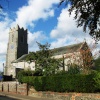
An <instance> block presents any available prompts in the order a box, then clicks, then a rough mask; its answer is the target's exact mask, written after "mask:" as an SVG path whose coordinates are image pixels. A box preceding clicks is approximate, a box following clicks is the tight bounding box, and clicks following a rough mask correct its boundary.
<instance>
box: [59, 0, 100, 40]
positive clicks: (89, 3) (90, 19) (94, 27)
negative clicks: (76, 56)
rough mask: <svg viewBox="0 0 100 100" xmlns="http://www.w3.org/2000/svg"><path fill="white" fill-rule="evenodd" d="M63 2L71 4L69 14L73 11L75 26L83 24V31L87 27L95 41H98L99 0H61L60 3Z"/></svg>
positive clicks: (99, 23) (99, 35) (99, 38)
mask: <svg viewBox="0 0 100 100" xmlns="http://www.w3.org/2000/svg"><path fill="white" fill-rule="evenodd" d="M63 2H65V3H66V4H68V3H70V4H71V6H70V8H69V14H71V13H72V12H73V11H75V16H74V18H75V20H77V27H81V26H83V31H84V32H86V30H87V28H88V30H89V34H90V35H91V36H92V37H93V38H94V39H95V41H96V42H98V41H100V0H61V1H60V5H61V4H62V3H63Z"/></svg>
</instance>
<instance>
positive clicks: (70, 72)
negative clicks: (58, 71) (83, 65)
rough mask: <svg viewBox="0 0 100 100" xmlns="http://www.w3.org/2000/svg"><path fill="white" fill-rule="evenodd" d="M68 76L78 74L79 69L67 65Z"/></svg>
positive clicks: (76, 66) (74, 65)
mask: <svg viewBox="0 0 100 100" xmlns="http://www.w3.org/2000/svg"><path fill="white" fill-rule="evenodd" d="M67 73H68V74H80V68H79V66H78V65H76V64H71V65H69V70H68V72H67Z"/></svg>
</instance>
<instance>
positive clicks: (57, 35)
mask: <svg viewBox="0 0 100 100" xmlns="http://www.w3.org/2000/svg"><path fill="white" fill-rule="evenodd" d="M8 1H9V3H8V2H7V1H6V0H0V3H1V4H2V5H3V8H4V9H3V10H2V11H1V13H2V14H3V15H4V17H2V16H0V70H1V71H2V70H3V68H2V63H5V61H6V60H5V58H6V52H7V43H8V38H9V34H8V33H9V29H10V27H11V28H13V27H15V26H16V25H17V24H18V25H19V26H20V27H21V28H22V27H24V29H28V44H29V51H36V50H38V46H37V44H36V41H38V42H40V43H46V42H48V43H50V44H51V48H56V47H61V46H65V45H69V44H74V43H79V42H83V41H84V39H86V41H87V43H88V45H90V44H91V47H92V45H93V44H94V42H95V41H94V40H93V39H92V38H91V37H90V36H89V35H88V32H87V33H83V29H82V27H80V28H77V27H76V22H75V20H74V15H75V14H74V12H72V15H71V16H70V17H69V12H68V8H69V6H70V5H68V6H65V5H64V4H63V5H61V6H60V7H59V8H58V4H59V0H8ZM99 49H100V43H99V44H98V45H96V49H94V50H93V53H94V54H95V53H96V52H98V50H99Z"/></svg>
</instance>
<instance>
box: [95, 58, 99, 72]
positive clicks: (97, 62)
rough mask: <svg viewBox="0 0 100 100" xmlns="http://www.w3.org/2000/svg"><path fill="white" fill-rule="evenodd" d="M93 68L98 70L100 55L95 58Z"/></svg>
mask: <svg viewBox="0 0 100 100" xmlns="http://www.w3.org/2000/svg"><path fill="white" fill-rule="evenodd" d="M95 68H96V70H98V71H100V57H98V58H97V59H95Z"/></svg>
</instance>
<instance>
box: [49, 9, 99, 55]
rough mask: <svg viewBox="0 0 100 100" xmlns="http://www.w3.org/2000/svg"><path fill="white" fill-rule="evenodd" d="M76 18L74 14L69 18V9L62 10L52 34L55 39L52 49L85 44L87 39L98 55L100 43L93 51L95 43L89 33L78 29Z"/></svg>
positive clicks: (94, 52) (93, 51) (80, 28)
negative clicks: (80, 43)
mask: <svg viewBox="0 0 100 100" xmlns="http://www.w3.org/2000/svg"><path fill="white" fill-rule="evenodd" d="M74 16H75V14H74V12H72V14H71V16H69V12H68V8H66V9H63V10H62V12H61V13H60V16H59V17H58V18H57V20H58V23H57V25H56V26H55V28H54V29H53V30H51V33H50V36H51V38H53V39H55V40H54V41H53V42H51V48H55V47H61V46H65V45H69V44H74V43H79V42H83V41H84V39H86V42H87V43H88V45H89V46H90V47H91V50H92V53H93V55H95V54H97V52H98V51H99V50H100V42H98V45H97V46H96V48H94V49H92V48H93V46H94V42H95V41H94V40H93V39H92V37H90V35H89V34H88V32H87V33H84V32H83V29H82V27H79V28H77V26H76V22H75V20H74ZM99 55H100V53H99Z"/></svg>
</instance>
